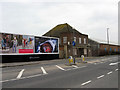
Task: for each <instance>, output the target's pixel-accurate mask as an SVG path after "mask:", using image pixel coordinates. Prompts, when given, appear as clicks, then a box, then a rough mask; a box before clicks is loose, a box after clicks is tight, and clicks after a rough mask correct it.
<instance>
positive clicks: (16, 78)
mask: <svg viewBox="0 0 120 90" xmlns="http://www.w3.org/2000/svg"><path fill="white" fill-rule="evenodd" d="M119 57H120V56H106V57H99V58H95V59H87V62H88V63H76V65H71V66H68V65H66V64H65V63H63V61H62V63H60V62H54V63H48V64H42V65H41V64H36V65H25V66H16V67H8V68H3V70H2V81H0V82H2V88H118V87H120V86H119V84H118V71H119V68H118V64H119V61H118V58H119ZM49 62H50V61H49Z"/></svg>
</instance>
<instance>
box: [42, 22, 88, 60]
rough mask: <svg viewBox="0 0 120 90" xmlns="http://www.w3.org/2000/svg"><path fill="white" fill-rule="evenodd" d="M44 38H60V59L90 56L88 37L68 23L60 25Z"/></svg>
mask: <svg viewBox="0 0 120 90" xmlns="http://www.w3.org/2000/svg"><path fill="white" fill-rule="evenodd" d="M43 36H52V37H58V38H59V58H68V57H69V56H73V57H81V55H84V56H89V55H90V48H89V45H88V35H86V34H82V33H80V32H78V31H77V30H76V29H73V28H72V27H71V26H70V25H68V24H67V23H65V24H60V25H57V26H56V27H54V28H53V29H52V30H50V31H48V32H47V33H45V34H44V35H43Z"/></svg>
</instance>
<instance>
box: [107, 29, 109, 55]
mask: <svg viewBox="0 0 120 90" xmlns="http://www.w3.org/2000/svg"><path fill="white" fill-rule="evenodd" d="M108 30H109V28H107V44H108V54H109V32H108Z"/></svg>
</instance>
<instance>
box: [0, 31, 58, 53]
mask: <svg viewBox="0 0 120 90" xmlns="http://www.w3.org/2000/svg"><path fill="white" fill-rule="evenodd" d="M58 48H59V47H58V39H57V38H51V37H36V36H31V35H18V34H9V33H0V54H2V55H5V54H7V55H8V54H9V55H12V54H17V55H18V54H46V53H47V54H49V53H50V54H58V51H59V50H58Z"/></svg>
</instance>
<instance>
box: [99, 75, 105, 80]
mask: <svg viewBox="0 0 120 90" xmlns="http://www.w3.org/2000/svg"><path fill="white" fill-rule="evenodd" d="M104 76H105V75H101V76H99V77H97V79H99V78H102V77H104Z"/></svg>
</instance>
